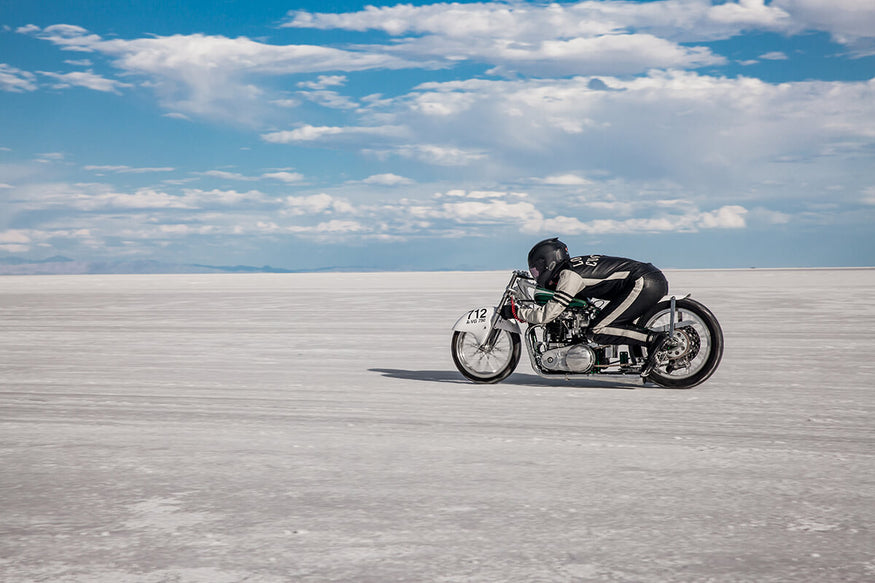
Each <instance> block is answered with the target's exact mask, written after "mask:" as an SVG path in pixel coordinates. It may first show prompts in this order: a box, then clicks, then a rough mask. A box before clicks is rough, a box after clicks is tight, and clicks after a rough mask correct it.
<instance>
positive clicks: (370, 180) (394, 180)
mask: <svg viewBox="0 0 875 583" xmlns="http://www.w3.org/2000/svg"><path fill="white" fill-rule="evenodd" d="M362 182H363V183H365V184H379V185H381V186H401V185H406V184H413V181H412V180H410V179H409V178H404V177H403V176H398V175H397V174H374V175H373V176H368V177H367V178H365V179H364V180H362Z"/></svg>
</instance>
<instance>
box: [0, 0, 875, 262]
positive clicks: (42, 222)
mask: <svg viewBox="0 0 875 583" xmlns="http://www.w3.org/2000/svg"><path fill="white" fill-rule="evenodd" d="M873 225H875V2H872V1H871V0H772V1H771V2H764V1H762V0H739V1H729V2H720V1H714V2H712V1H709V0H656V1H647V2H645V1H641V2H634V1H615V0H604V1H586V2H554V3H546V2H521V1H520V2H461V3H438V2H423V1H415V2H406V3H404V4H396V3H394V2H356V1H333V2H316V1H306V2H302V1H293V0H291V1H288V2H273V1H268V2H258V1H247V2H243V1H233V0H226V1H224V2H222V1H210V2H206V1H202V2H194V1H184V0H178V1H163V2H158V1H152V2H137V1H132V2H124V1H116V2H95V1H93V0H92V1H85V0H65V1H63V2H61V1H41V0H29V1H27V2H21V1H19V0H0V258H2V257H18V258H27V259H43V258H46V257H50V256H54V255H64V256H67V257H71V258H75V259H79V260H131V259H154V260H159V261H165V262H174V263H204V264H213V265H233V264H249V265H265V264H269V265H272V266H275V267H283V268H288V269H317V268H324V267H344V268H368V269H373V268H377V269H380V268H385V269H459V268H461V269H484V268H496V269H505V268H510V267H518V266H524V265H523V264H524V260H525V253H526V251H527V250H528V248H529V247H530V246H531V245H532V244H533V243H534V242H536V241H538V240H540V239H543V238H546V237H549V236H555V235H558V236H560V237H562V238H563V240H565V241H566V242H567V243H568V244H569V247H570V248H571V251H572V253H581V254H582V253H603V254H616V255H626V256H631V257H636V258H641V259H646V260H648V261H653V262H654V263H656V264H657V265H660V266H662V267H715V268H717V267H749V266H757V267H768V266H787V267H796V266H860V265H867V266H870V265H875V228H873Z"/></svg>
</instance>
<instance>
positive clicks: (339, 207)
mask: <svg viewBox="0 0 875 583" xmlns="http://www.w3.org/2000/svg"><path fill="white" fill-rule="evenodd" d="M284 204H285V209H284V210H283V212H284V213H285V214H286V215H290V216H298V215H315V214H320V213H325V212H329V211H331V212H341V213H351V212H353V211H354V209H353V207H352V205H350V204H349V203H348V202H347V201H345V200H343V199H339V198H336V197H333V196H331V195H330V194H325V193H320V194H314V195H310V196H289V197H287V198H286V199H285V201H284Z"/></svg>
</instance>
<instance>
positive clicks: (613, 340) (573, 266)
mask: <svg viewBox="0 0 875 583" xmlns="http://www.w3.org/2000/svg"><path fill="white" fill-rule="evenodd" d="M529 271H530V272H531V274H532V277H534V278H535V280H536V281H537V283H538V286H539V287H542V288H547V289H550V290H555V292H556V293H555V294H553V297H552V298H551V299H550V300H549V301H548V302H547V303H546V304H544V305H543V306H533V307H525V306H520V305H516V304H514V303H513V302H511V303H510V304H508V305H506V306H504V307H503V308H502V310H501V315H502V316H503V317H504V318H506V319H508V320H509V319H511V318H516V319H517V320H519V321H521V322H529V323H531V324H545V323H547V322H550V321H552V320H554V319H555V318H556V317H557V316H559V314H561V313H562V312H563V311H564V310H565V308H566V307H568V304H569V303H570V302H571V300H572V299H573V298H574V297H575V296H578V295H580V296H581V297H588V298H599V299H604V300H608V303H607V305H605V307H604V308H603V309H602V311H601V312H600V314H599V315H598V316H597V317H596V318H595V320H593V321H592V323H591V324H590V331H591V340H593V341H594V342H598V343H600V344H628V345H632V346H646V347H647V362H646V363H645V365H644V368H643V369H642V371H641V376H647V375H649V374H650V372H652V371H653V368H654V366H655V365H656V353H657V352H659V350H660V349H661V348H663V347H664V345H665V343H666V341H667V340H668V334H666V333H665V332H659V333H658V332H652V331H650V330H648V329H646V328H644V327H642V326H639V325H638V324H636V322H635V321H636V320H637V319H638V318H639V317H640V316H641V315H643V314H644V313H645V312H646V311H647V310H649V309H650V308H651V307H653V306H654V305H656V303H657V302H658V301H659V300H661V299H662V297H663V296H665V295H666V294H667V293H668V282H667V281H666V279H665V276H664V275H663V274H662V272H661V271H660V270H659V269H657V268H656V267H654V266H653V265H651V264H650V263H642V262H640V261H634V260H632V259H626V258H623V257H609V256H607V255H589V256H586V255H585V256H581V257H570V256H569V254H568V247H567V246H566V245H565V243H563V242H562V241H560V240H559V239H558V238H555V237H554V238H552V239H546V240H544V241H541V242H540V243H538V244H536V245H535V246H534V247H532V250H531V251H529Z"/></svg>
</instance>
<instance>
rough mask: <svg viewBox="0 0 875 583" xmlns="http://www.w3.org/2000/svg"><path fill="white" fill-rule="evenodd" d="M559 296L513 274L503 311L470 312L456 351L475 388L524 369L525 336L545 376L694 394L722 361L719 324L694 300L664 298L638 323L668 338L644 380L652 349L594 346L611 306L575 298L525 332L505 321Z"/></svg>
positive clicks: (459, 329) (460, 326)
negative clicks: (626, 379)
mask: <svg viewBox="0 0 875 583" xmlns="http://www.w3.org/2000/svg"><path fill="white" fill-rule="evenodd" d="M553 294H554V292H553V291H551V290H548V289H544V288H539V287H537V285H536V284H535V283H534V278H533V277H532V276H531V275H530V274H529V273H528V272H527V271H514V272H513V274H512V275H511V278H510V282H508V284H507V287H506V288H505V290H504V294H503V295H502V296H501V300H500V301H499V302H498V305H497V306H485V307H480V308H475V309H473V310H470V311H468V312H467V313H465V314H463V315H462V316H461V317H460V318H459V319H458V321H456V323H455V325H454V326H453V340H452V345H451V350H452V355H453V362H454V363H455V365H456V368H458V369H459V372H461V373H462V374H463V375H464V376H465V377H466V378H468V379H470V380H471V381H473V382H475V383H497V382H500V381H502V380H504V379H506V378H507V377H508V376H509V375H510V374H511V373H512V372H513V371H514V369H515V368H516V366H517V364H518V363H519V360H520V351H521V346H520V345H521V341H520V339H521V338H524V339H525V345H526V351H527V352H528V355H529V360H530V361H531V364H532V368H533V369H534V370H535V372H537V373H538V374H539V375H541V376H544V377H565V378H567V377H569V376H570V375H585V376H597V377H604V376H611V375H637V376H639V377H640V378H642V380H643V381H644V382H647V381H652V382H654V383H656V384H657V385H660V386H663V387H667V388H674V389H690V388H692V387H695V386H697V385H699V384H701V383H703V382H705V381H706V380H707V379H708V378H709V377H710V376H711V375H712V374H714V371H715V370H717V366H718V365H719V364H720V360H721V358H722V357H723V330H722V329H721V328H720V323H719V322H718V321H717V318H715V317H714V314H712V313H711V311H710V310H709V309H708V308H706V307H705V306H704V305H702V304H701V303H699V302H697V301H696V300H693V299H691V298H690V296H689V295H685V296H683V297H678V296H675V295H673V296H666V297H665V298H663V299H662V300H661V301H659V302H658V303H657V304H656V305H655V306H654V307H653V308H652V309H651V310H650V311H648V312H647V313H645V314H644V315H643V316H641V317H640V318H639V319H638V323H640V324H641V325H643V326H644V327H645V328H647V329H649V330H653V331H655V332H667V333H668V334H669V340H668V341H667V342H666V343H664V344H663V348H662V349H661V350H660V351H659V352H658V353H657V355H656V365H655V366H654V367H653V369H652V370H651V371H650V372H649V373H647V374H645V375H644V376H641V374H642V371H643V369H644V365H645V363H646V362H647V357H648V355H647V354H646V348H642V347H640V346H628V345H612V344H611V345H608V344H599V343H596V342H593V341H591V340H589V335H588V332H589V328H588V327H589V325H590V323H591V322H593V321H595V320H596V318H597V317H598V315H599V313H601V310H602V309H603V308H604V306H605V305H606V304H607V302H606V301H605V300H598V299H592V298H586V297H577V298H574V300H573V301H572V302H571V303H570V304H569V305H568V307H567V308H566V309H565V311H564V312H562V314H560V315H559V317H557V318H556V319H555V320H553V321H551V322H548V323H546V324H529V325H527V328H526V330H525V332H523V331H522V329H521V328H520V325H519V323H518V322H517V321H516V320H513V321H510V320H506V319H504V318H502V317H501V308H502V307H503V306H505V305H506V304H508V303H510V302H511V301H514V302H516V303H517V304H520V305H526V304H529V305H534V304H537V305H544V304H546V303H547V302H548V301H550V299H551V298H552V297H553Z"/></svg>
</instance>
